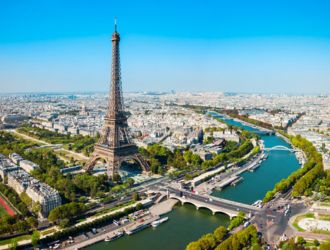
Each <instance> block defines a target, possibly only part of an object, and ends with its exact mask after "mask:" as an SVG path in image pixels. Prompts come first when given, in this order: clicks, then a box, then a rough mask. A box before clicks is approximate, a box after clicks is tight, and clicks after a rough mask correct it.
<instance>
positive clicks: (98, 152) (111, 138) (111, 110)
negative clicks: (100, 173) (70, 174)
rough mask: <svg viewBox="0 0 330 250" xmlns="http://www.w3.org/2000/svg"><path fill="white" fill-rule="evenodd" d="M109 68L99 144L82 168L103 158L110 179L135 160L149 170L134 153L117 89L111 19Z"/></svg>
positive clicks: (117, 64)
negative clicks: (124, 165) (122, 164)
mask: <svg viewBox="0 0 330 250" xmlns="http://www.w3.org/2000/svg"><path fill="white" fill-rule="evenodd" d="M111 40H112V69H111V89H110V93H109V103H108V111H107V114H106V116H105V119H104V125H103V128H102V133H101V137H100V139H99V141H98V142H97V143H96V144H95V146H94V152H93V154H92V156H91V158H90V159H89V160H88V161H87V163H86V165H85V167H84V168H85V170H87V171H90V170H91V169H92V168H93V167H94V166H95V164H96V163H97V161H99V160H101V159H103V160H105V162H106V164H107V174H108V177H109V178H112V177H113V175H114V174H116V173H118V170H119V167H120V165H121V163H122V162H123V161H127V160H136V161H137V162H138V163H139V164H140V165H141V167H142V169H143V170H144V171H148V170H149V166H148V163H147V162H146V161H145V160H144V159H143V157H142V156H141V155H140V154H139V153H138V147H137V146H136V145H135V144H134V143H133V142H132V141H131V138H130V135H129V132H128V125H127V117H126V115H125V112H124V103H123V94H122V88H121V75H120V56H119V42H120V36H119V33H118V32H117V24H116V20H115V31H114V33H113V34H112V39H111Z"/></svg>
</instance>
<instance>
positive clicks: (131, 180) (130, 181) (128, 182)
mask: <svg viewBox="0 0 330 250" xmlns="http://www.w3.org/2000/svg"><path fill="white" fill-rule="evenodd" d="M134 182H135V181H134V179H133V178H128V179H127V180H126V181H125V183H124V184H125V186H126V187H131V186H133V185H134Z"/></svg>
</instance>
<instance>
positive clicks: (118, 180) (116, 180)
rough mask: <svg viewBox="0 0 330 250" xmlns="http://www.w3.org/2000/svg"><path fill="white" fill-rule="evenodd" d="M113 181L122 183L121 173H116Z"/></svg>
mask: <svg viewBox="0 0 330 250" xmlns="http://www.w3.org/2000/svg"><path fill="white" fill-rule="evenodd" d="M112 181H113V182H116V183H120V182H121V177H120V175H119V174H117V173H115V174H114V175H113V176H112Z"/></svg>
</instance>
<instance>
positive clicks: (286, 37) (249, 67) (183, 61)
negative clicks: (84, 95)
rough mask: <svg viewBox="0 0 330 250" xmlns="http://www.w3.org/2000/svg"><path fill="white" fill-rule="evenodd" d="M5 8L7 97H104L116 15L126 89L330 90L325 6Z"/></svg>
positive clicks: (2, 37) (3, 88) (1, 43)
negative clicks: (94, 94) (18, 94)
mask: <svg viewBox="0 0 330 250" xmlns="http://www.w3.org/2000/svg"><path fill="white" fill-rule="evenodd" d="M1 5H2V8H1V10H0V11H1V15H0V20H1V22H0V27H1V30H2V32H1V34H0V54H1V57H0V65H1V69H0V75H1V84H0V92H34V91H37V92H40V91H41V92H43V91H50V92H52V91H82V90H84V91H107V86H108V85H107V83H109V78H110V76H109V68H110V60H109V58H110V50H111V44H110V34H111V31H112V28H113V18H114V17H115V16H117V17H118V25H119V30H120V32H121V34H122V48H121V49H122V68H123V69H122V70H123V85H124V91H137V90H139V91H169V90H172V89H173V90H176V91H227V92H280V93H284V92H289V93H329V92H330V87H329V86H330V84H329V79H330V77H329V76H330V73H329V72H330V71H329V67H330V30H329V28H328V27H329V23H330V18H329V17H328V16H327V12H326V10H327V9H328V8H327V7H328V5H329V4H328V3H327V2H326V1H313V2H309V1H290V3H287V2H285V1H276V3H275V1H272V2H268V3H267V4H266V3H264V2H262V1H252V2H251V1H249V3H246V2H244V1H236V2H231V3H225V2H224V1H222V2H220V3H216V2H215V1H206V2H205V1H203V3H198V4H197V3H194V4H191V3H188V2H185V1H180V3H176V2H174V1H172V2H168V1H166V4H165V3H157V5H155V4H152V2H149V1H139V2H138V3H135V2H133V1H127V2H120V3H119V2H115V1H109V2H106V1H97V2H93V5H92V4H91V3H89V2H88V1H83V2H81V1H79V5H78V4H77V2H76V1H70V2H64V1H56V3H55V2H52V3H49V2H47V3H45V2H42V1H32V2H29V3H26V2H24V1H16V2H15V3H2V4H1ZM127 6H130V8H127ZM187 6H189V8H186V7H187Z"/></svg>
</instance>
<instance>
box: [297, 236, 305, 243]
mask: <svg viewBox="0 0 330 250" xmlns="http://www.w3.org/2000/svg"><path fill="white" fill-rule="evenodd" d="M305 243H306V241H305V239H304V238H303V237H301V236H299V237H298V238H297V244H298V245H304V244H305Z"/></svg>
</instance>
